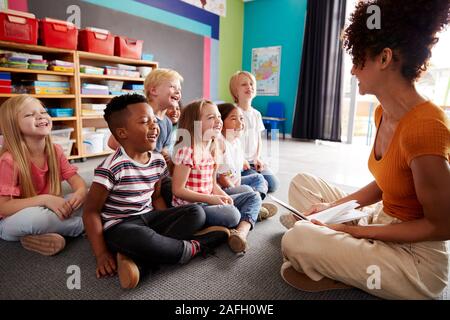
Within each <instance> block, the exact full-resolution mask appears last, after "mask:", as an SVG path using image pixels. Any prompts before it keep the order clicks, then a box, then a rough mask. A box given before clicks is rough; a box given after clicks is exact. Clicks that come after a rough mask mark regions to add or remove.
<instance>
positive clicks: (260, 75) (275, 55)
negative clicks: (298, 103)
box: [252, 46, 281, 96]
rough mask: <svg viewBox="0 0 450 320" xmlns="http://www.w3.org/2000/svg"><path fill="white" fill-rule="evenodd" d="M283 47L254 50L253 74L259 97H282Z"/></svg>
mask: <svg viewBox="0 0 450 320" xmlns="http://www.w3.org/2000/svg"><path fill="white" fill-rule="evenodd" d="M280 67H281V46H276V47H264V48H253V49H252V73H253V74H254V75H255V77H256V82H257V85H256V93H257V95H258V96H279V95H280Z"/></svg>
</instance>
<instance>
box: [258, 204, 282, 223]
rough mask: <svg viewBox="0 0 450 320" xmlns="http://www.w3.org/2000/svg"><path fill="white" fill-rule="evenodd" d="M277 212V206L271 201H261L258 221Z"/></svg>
mask: <svg viewBox="0 0 450 320" xmlns="http://www.w3.org/2000/svg"><path fill="white" fill-rule="evenodd" d="M277 212H278V208H277V206H276V205H274V204H273V203H269V202H263V204H262V205H261V209H260V210H259V215H258V221H261V220H265V219H268V218H270V217H273V216H274V215H276V214H277Z"/></svg>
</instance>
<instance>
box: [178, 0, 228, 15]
mask: <svg viewBox="0 0 450 320" xmlns="http://www.w3.org/2000/svg"><path fill="white" fill-rule="evenodd" d="M181 1H183V2H187V3H189V4H192V5H193V6H196V7H200V8H202V9H204V10H206V11H209V12H212V13H214V14H217V15H219V16H222V17H225V16H226V14H227V5H226V3H227V0H181Z"/></svg>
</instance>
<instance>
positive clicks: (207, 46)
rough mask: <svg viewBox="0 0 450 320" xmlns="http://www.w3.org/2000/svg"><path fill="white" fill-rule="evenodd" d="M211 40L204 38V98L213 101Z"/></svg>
mask: <svg viewBox="0 0 450 320" xmlns="http://www.w3.org/2000/svg"><path fill="white" fill-rule="evenodd" d="M210 79H211V38H209V37H204V38H203V98H205V99H211V87H210Z"/></svg>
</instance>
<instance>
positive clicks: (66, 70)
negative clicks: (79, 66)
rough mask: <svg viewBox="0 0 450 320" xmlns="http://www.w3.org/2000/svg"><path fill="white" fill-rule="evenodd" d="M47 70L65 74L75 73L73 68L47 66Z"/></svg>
mask: <svg viewBox="0 0 450 320" xmlns="http://www.w3.org/2000/svg"><path fill="white" fill-rule="evenodd" d="M48 69H49V70H51V71H57V72H67V73H73V72H74V71H75V69H74V68H68V67H61V66H49V67H48Z"/></svg>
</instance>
